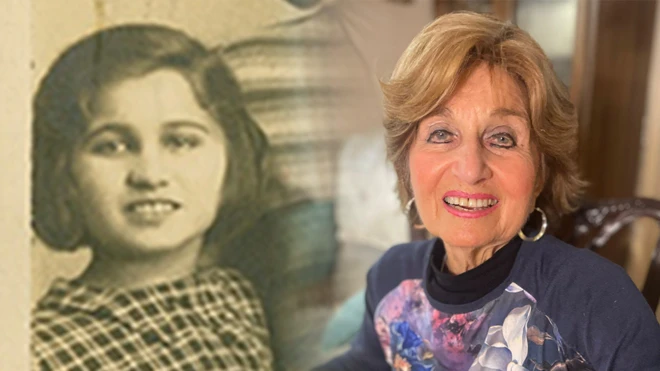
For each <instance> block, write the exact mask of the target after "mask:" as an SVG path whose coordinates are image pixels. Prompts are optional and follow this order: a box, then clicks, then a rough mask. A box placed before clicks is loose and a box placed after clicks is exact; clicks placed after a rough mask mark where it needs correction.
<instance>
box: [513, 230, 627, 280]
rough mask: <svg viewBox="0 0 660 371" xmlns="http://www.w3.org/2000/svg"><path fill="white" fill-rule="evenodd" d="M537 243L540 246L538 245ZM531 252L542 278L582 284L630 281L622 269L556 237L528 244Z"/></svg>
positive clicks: (548, 237) (587, 250)
mask: <svg viewBox="0 0 660 371" xmlns="http://www.w3.org/2000/svg"><path fill="white" fill-rule="evenodd" d="M536 243H538V244H539V245H538V246H535V244H536ZM526 247H527V248H528V250H529V251H532V252H533V254H531V255H532V256H533V257H534V258H535V259H536V260H538V261H539V263H540V266H541V269H542V272H541V273H542V275H544V276H552V277H557V278H562V277H565V278H571V279H574V278H577V277H579V278H580V281H581V282H585V281H595V282H598V281H601V280H602V279H604V278H605V279H607V280H612V279H613V280H621V279H624V280H630V279H629V276H628V275H627V274H626V271H625V270H624V269H623V268H622V267H621V266H619V265H617V264H615V263H613V262H611V261H609V260H607V259H606V258H604V257H602V256H600V255H598V254H597V253H595V252H594V251H591V250H589V249H585V248H577V247H575V246H573V245H570V244H568V243H566V242H564V241H562V240H560V239H558V238H556V237H554V236H546V237H544V238H543V239H542V240H540V241H539V242H531V243H527V246H526Z"/></svg>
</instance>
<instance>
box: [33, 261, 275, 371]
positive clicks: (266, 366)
mask: <svg viewBox="0 0 660 371" xmlns="http://www.w3.org/2000/svg"><path fill="white" fill-rule="evenodd" d="M32 353H33V357H32V359H33V364H34V369H35V370H71V371H73V370H76V371H78V370H140V371H143V370H270V369H271V368H272V366H271V365H272V362H273V359H272V355H271V351H270V348H269V339H268V330H267V327H266V323H265V319H264V315H263V311H262V308H261V304H260V301H259V299H258V298H257V296H256V295H255V292H254V290H253V289H252V286H251V285H250V283H249V282H248V281H247V280H246V279H245V278H243V277H242V276H241V275H240V274H238V273H237V272H236V271H232V270H222V269H217V268H214V269H211V270H206V271H203V272H199V273H196V274H194V275H192V276H190V277H187V278H184V279H181V280H177V281H174V282H169V283H163V284H158V285H154V286H151V287H148V288H144V289H135V290H121V289H98V288H90V287H87V286H84V285H82V284H80V283H78V282H75V281H74V282H69V281H64V280H58V281H56V282H55V283H54V285H53V287H52V288H51V289H50V291H49V292H48V293H47V294H46V295H45V296H44V298H43V299H41V300H40V302H39V304H38V306H37V308H36V309H35V312H34V313H33V319H32Z"/></svg>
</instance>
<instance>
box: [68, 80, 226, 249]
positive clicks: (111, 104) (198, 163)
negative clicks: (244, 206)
mask: <svg viewBox="0 0 660 371" xmlns="http://www.w3.org/2000/svg"><path fill="white" fill-rule="evenodd" d="M92 106H93V107H92V113H91V116H92V117H91V120H90V122H89V126H88V128H87V131H86V133H85V134H84V136H83V137H82V139H81V140H80V141H79V143H78V144H77V145H76V146H75V148H74V150H73V158H72V173H73V178H74V182H75V185H76V187H77V191H78V194H79V201H80V202H79V204H80V207H81V211H82V214H83V217H84V220H85V223H86V227H87V231H88V233H89V234H90V235H91V237H92V239H93V240H94V241H95V244H97V245H98V246H93V248H95V249H103V251H102V252H103V253H104V254H110V255H114V256H118V255H119V256H124V257H136V256H141V255H144V254H150V253H162V252H167V251H172V250H176V249H179V248H182V247H185V246H201V243H202V239H203V235H204V233H205V232H206V230H207V229H208V228H209V227H210V226H211V224H212V223H213V221H214V219H215V216H216V213H217V211H218V207H219V205H220V201H221V200H220V194H221V188H222V183H223V180H224V174H225V170H226V166H227V158H226V151H225V139H224V136H223V133H222V131H221V128H220V126H219V125H218V124H217V123H216V122H215V121H214V119H213V118H212V117H211V116H210V115H209V114H208V113H207V112H206V111H205V110H204V109H202V108H201V107H200V106H199V104H198V103H197V100H196V99H195V96H194V93H193V90H192V88H191V86H190V84H189V83H188V81H187V80H186V79H185V78H184V77H183V75H181V74H180V73H178V72H176V71H174V70H168V69H161V70H156V71H154V72H152V73H149V74H147V75H145V76H142V77H137V78H131V79H126V80H123V81H120V82H119V83H116V84H113V85H110V86H108V87H106V88H105V89H103V90H102V91H101V92H100V93H99V94H98V96H97V99H95V101H94V102H93V105H92Z"/></svg>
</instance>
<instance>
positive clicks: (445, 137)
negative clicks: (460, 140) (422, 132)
mask: <svg viewBox="0 0 660 371" xmlns="http://www.w3.org/2000/svg"><path fill="white" fill-rule="evenodd" d="M452 136H453V134H452V133H450V132H448V131H447V130H445V129H438V130H434V131H433V132H432V133H431V135H429V138H428V139H427V140H426V141H427V142H429V143H449V141H451V137H452Z"/></svg>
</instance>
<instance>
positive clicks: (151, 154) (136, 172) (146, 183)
mask: <svg viewBox="0 0 660 371" xmlns="http://www.w3.org/2000/svg"><path fill="white" fill-rule="evenodd" d="M168 183H169V182H168V179H167V174H166V171H165V167H164V165H163V158H162V154H161V153H159V151H157V150H143V151H141V152H139V153H137V154H136V157H135V161H134V163H133V164H132V166H131V169H130V170H129V172H128V174H127V177H126V184H127V185H128V186H130V187H132V188H136V189H157V188H160V187H164V186H166V185H167V184H168Z"/></svg>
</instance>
